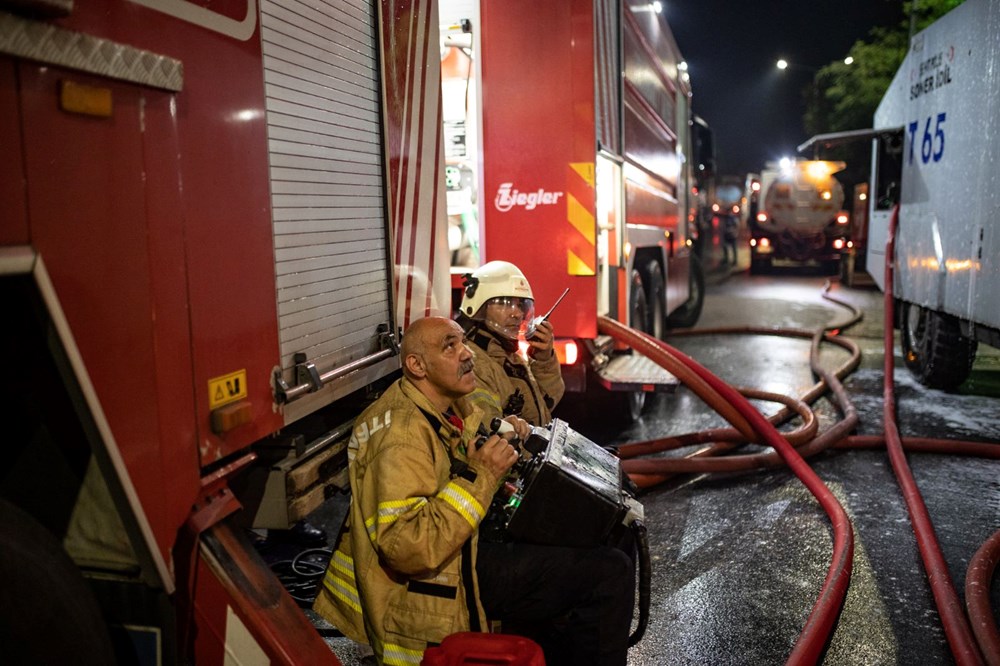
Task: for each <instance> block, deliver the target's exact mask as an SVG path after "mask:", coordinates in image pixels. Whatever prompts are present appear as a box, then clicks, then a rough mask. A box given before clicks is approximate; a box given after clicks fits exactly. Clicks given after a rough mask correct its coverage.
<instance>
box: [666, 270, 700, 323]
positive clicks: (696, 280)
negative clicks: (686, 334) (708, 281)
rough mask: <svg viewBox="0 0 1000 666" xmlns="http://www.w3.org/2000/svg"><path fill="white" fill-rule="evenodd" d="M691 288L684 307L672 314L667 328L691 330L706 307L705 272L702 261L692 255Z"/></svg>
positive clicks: (668, 318) (668, 319)
mask: <svg viewBox="0 0 1000 666" xmlns="http://www.w3.org/2000/svg"><path fill="white" fill-rule="evenodd" d="M689 288H690V290H691V292H690V294H689V295H688V299H687V301H686V302H685V303H684V305H682V306H680V307H679V308H677V309H676V310H674V311H673V312H671V313H670V316H668V317H667V326H669V327H670V328H691V327H692V326H694V325H695V324H697V323H698V318H699V317H700V316H701V309H702V307H703V306H704V305H705V271H704V270H702V267H701V260H700V259H698V257H696V256H694V255H691V273H690V282H689Z"/></svg>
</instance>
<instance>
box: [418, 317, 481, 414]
mask: <svg viewBox="0 0 1000 666" xmlns="http://www.w3.org/2000/svg"><path fill="white" fill-rule="evenodd" d="M463 338H464V333H463V331H462V327H461V326H459V325H458V324H457V323H456V322H454V321H452V320H451V319H447V318H445V317H426V318H424V319H418V320H416V321H415V322H413V323H412V324H410V326H409V328H407V329H406V332H405V333H404V335H403V341H402V344H401V347H400V353H401V355H402V360H403V373H404V374H405V375H406V377H407V378H408V379H409V380H410V381H411V382H413V384H414V385H416V387H417V388H418V389H420V391H421V392H422V393H423V394H424V395H426V396H427V397H429V398H430V399H431V401H432V402H434V403H435V405H437V406H438V407H439V408H440V409H441V411H444V410H446V409H447V408H448V406H449V405H450V404H451V403H452V401H454V400H455V399H457V398H460V397H461V396H463V395H467V394H469V393H471V392H472V390H473V389H474V388H475V387H476V379H475V375H473V374H472V366H473V363H472V352H471V351H469V348H468V347H466V346H465V344H464V342H463Z"/></svg>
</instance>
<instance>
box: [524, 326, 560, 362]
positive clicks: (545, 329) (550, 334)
mask: <svg viewBox="0 0 1000 666" xmlns="http://www.w3.org/2000/svg"><path fill="white" fill-rule="evenodd" d="M555 337H556V336H555V332H554V331H553V330H552V324H550V323H549V322H547V321H543V322H542V323H540V324H539V325H538V327H537V328H535V334H534V335H532V336H531V339H530V340H528V354H529V355H530V356H531V357H532V358H535V359H538V360H539V361H547V360H549V359H550V358H552V352H553V343H554V342H555Z"/></svg>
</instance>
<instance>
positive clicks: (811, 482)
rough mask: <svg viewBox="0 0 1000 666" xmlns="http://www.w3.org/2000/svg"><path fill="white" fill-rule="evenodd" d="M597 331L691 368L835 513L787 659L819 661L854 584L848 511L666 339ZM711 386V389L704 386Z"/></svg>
mask: <svg viewBox="0 0 1000 666" xmlns="http://www.w3.org/2000/svg"><path fill="white" fill-rule="evenodd" d="M598 331H600V332H601V333H604V334H605V335H610V336H611V337H613V338H615V339H617V340H619V341H620V342H624V343H626V344H628V345H629V346H631V347H632V349H634V350H635V351H638V352H639V353H641V354H643V355H644V356H646V357H647V358H649V359H651V360H653V361H654V362H656V363H658V364H660V365H661V366H663V367H664V368H666V369H667V370H670V371H671V372H673V369H674V368H678V369H680V368H681V367H683V368H684V369H685V370H686V372H684V374H689V373H693V374H695V375H697V377H698V378H699V379H700V380H702V382H703V384H702V383H699V384H698V388H697V389H695V390H696V392H698V395H699V397H700V398H701V399H702V400H705V402H707V403H709V404H710V405H715V404H718V403H721V402H722V401H725V402H728V403H729V404H730V405H732V406H733V407H735V408H736V410H737V411H738V412H739V414H740V415H741V416H742V417H743V418H744V419H745V420H746V421H747V422H748V423H749V424H750V427H751V428H752V429H753V432H754V433H755V434H756V435H758V436H759V437H760V440H761V441H762V442H763V443H766V444H767V445H769V446H771V447H773V448H774V449H775V450H776V451H778V453H779V454H780V455H781V457H782V459H783V460H784V461H785V463H786V464H787V465H788V466H789V468H791V469H792V471H793V472H794V473H795V474H796V476H798V477H799V479H801V480H802V482H803V483H804V484H805V486H806V487H807V488H808V489H809V491H810V492H811V493H812V494H813V496H814V497H816V499H817V501H819V503H820V505H821V506H822V507H823V509H824V510H825V511H826V513H827V515H828V516H829V517H830V521H831V523H832V525H833V530H834V547H833V561H832V563H831V566H830V569H829V571H828V572H827V577H826V580H825V582H824V584H823V589H822V590H821V592H820V595H819V598H818V599H817V601H816V604H815V605H814V606H813V611H812V613H810V615H809V618H808V619H807V620H806V625H805V627H804V628H803V630H802V633H801V634H800V635H799V638H798V640H797V641H796V642H795V646H794V647H793V648H792V653H791V655H790V656H789V659H788V663H790V664H812V663H816V662H817V661H818V660H819V657H820V655H821V654H822V652H823V649H824V646H825V645H826V642H827V639H828V638H829V636H830V634H831V632H832V630H833V626H834V624H835V620H836V617H837V613H838V612H839V610H840V607H841V605H842V604H843V600H844V597H845V595H846V594H847V586H848V583H849V582H850V576H851V562H852V558H853V551H854V534H853V528H852V527H851V522H850V520H849V519H848V517H847V512H846V511H844V508H843V506H841V505H840V502H838V501H837V499H836V497H834V495H833V493H831V492H830V490H829V488H827V487H826V485H825V484H824V483H823V482H822V481H821V480H820V478H819V477H818V476H816V473H815V472H813V470H812V469H811V468H810V467H809V466H808V465H807V464H806V462H805V460H804V459H803V458H802V456H801V455H800V454H799V453H798V452H797V451H796V450H795V448H794V447H792V445H791V444H789V443H788V441H787V440H786V439H784V438H783V437H782V436H781V434H780V433H779V432H778V431H777V430H776V429H775V427H774V425H773V424H772V423H771V422H770V421H768V420H767V419H765V418H764V417H763V416H762V415H761V414H760V412H758V411H757V410H756V409H754V407H753V406H752V405H751V404H750V403H749V402H748V401H747V399H746V398H745V397H743V395H741V394H740V393H739V392H738V391H736V389H734V388H732V387H731V386H729V385H728V384H726V383H725V382H723V381H722V380H721V379H719V378H718V377H716V376H715V375H714V374H712V373H711V372H709V371H708V370H707V369H706V368H704V367H703V366H701V365H700V364H698V363H697V362H695V361H694V360H693V359H691V358H689V357H687V356H686V355H684V354H682V353H681V352H680V351H678V350H676V349H674V348H673V347H671V346H670V345H668V344H666V343H665V342H662V341H660V340H656V339H654V338H652V337H650V336H648V335H646V334H645V333H641V332H639V331H634V330H632V329H630V328H628V327H626V326H624V325H622V324H620V323H618V322H616V321H614V320H612V319H608V318H606V317H600V318H599V319H598ZM674 374H675V375H677V374H678V373H676V372H675V373H674ZM706 386H707V389H708V390H705V388H704V387H706ZM731 422H732V421H731ZM733 425H734V426H736V424H735V423H733Z"/></svg>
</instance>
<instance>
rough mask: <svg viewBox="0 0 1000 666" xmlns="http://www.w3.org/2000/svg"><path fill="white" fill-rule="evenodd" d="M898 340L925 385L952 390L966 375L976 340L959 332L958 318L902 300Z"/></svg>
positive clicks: (911, 370)
mask: <svg viewBox="0 0 1000 666" xmlns="http://www.w3.org/2000/svg"><path fill="white" fill-rule="evenodd" d="M900 309H901V311H902V320H901V321H900V331H899V340H900V347H901V348H902V351H903V361H904V362H905V363H906V367H907V368H909V370H910V372H912V373H913V375H914V376H915V377H916V378H917V380H918V381H919V382H920V383H921V384H923V385H924V386H928V387H930V388H935V389H941V390H943V391H954V390H955V389H956V388H958V387H959V385H960V384H962V382H964V381H965V380H966V379H968V377H969V373H970V372H972V363H973V361H975V358H976V348H977V346H978V345H977V343H976V341H975V340H971V339H969V338H967V337H965V336H964V335H962V331H961V328H960V327H959V324H958V320H957V319H955V318H954V317H952V316H950V315H946V314H942V313H940V312H934V311H932V310H928V309H927V308H923V307H920V306H919V305H914V304H912V303H903V304H902V307H901V308H900Z"/></svg>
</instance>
